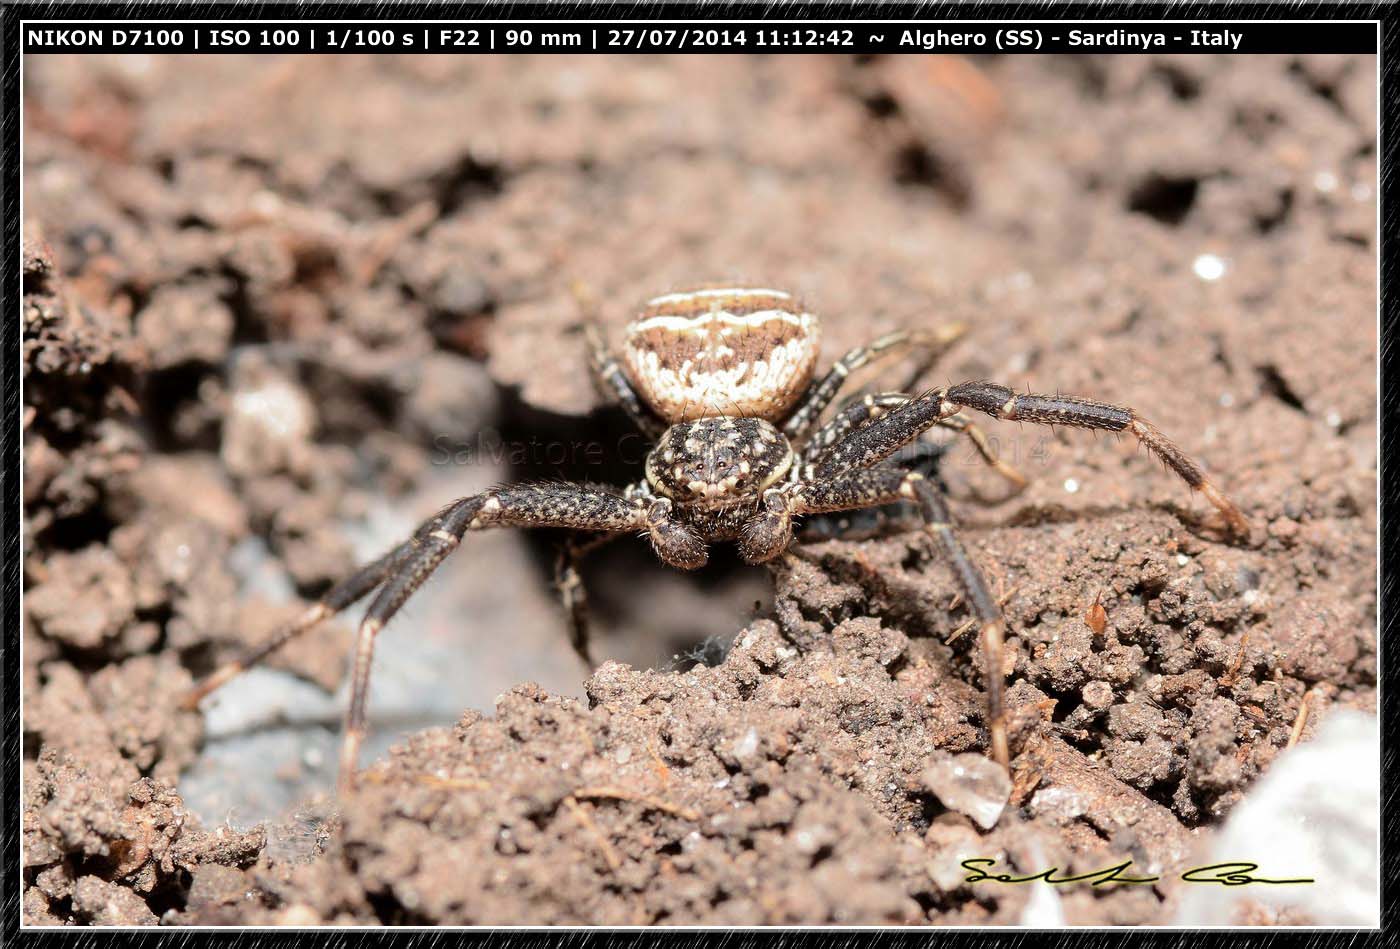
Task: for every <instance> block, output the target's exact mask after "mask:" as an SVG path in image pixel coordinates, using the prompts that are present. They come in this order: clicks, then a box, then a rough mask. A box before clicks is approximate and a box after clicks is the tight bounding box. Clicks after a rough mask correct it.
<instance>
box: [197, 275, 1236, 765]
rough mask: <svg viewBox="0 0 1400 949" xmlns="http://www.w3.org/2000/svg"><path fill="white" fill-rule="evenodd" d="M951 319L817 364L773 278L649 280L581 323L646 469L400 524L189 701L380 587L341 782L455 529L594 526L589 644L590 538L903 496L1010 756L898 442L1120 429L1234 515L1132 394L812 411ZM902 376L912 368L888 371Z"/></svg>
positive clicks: (358, 655)
mask: <svg viewBox="0 0 1400 949" xmlns="http://www.w3.org/2000/svg"><path fill="white" fill-rule="evenodd" d="M960 332H961V330H960V329H959V328H949V329H943V330H933V331H929V332H925V333H909V332H898V333H891V334H889V335H887V336H883V337H881V338H880V339H878V340H876V341H875V342H873V343H871V344H870V345H869V346H863V347H860V348H858V349H854V350H852V351H850V352H849V353H847V354H846V355H845V356H843V357H842V358H841V359H840V360H838V361H837V362H836V364H835V365H833V366H832V368H831V369H830V370H829V371H828V372H826V373H825V374H824V375H822V376H821V377H820V378H814V373H813V370H814V369H815V367H816V361H817V353H818V340H819V326H818V323H817V320H816V317H814V316H813V315H812V314H811V313H810V312H808V311H807V309H806V308H805V307H804V306H802V305H801V304H800V303H799V302H798V301H797V300H796V299H795V298H794V297H793V296H791V295H790V294H788V293H784V292H782V291H780V290H769V289H754V288H745V287H728V288H717V289H705V290H693V291H687V292H681V293H668V294H666V295H664V296H659V297H656V298H654V299H652V300H650V301H648V302H647V303H646V304H645V306H644V307H643V308H642V311H641V313H640V315H639V316H638V317H637V319H635V320H634V321H633V322H632V323H631V324H630V325H629V326H628V328H627V332H626V339H625V342H624V345H623V362H622V364H621V365H619V363H618V361H617V360H615V359H614V358H613V357H612V356H611V355H610V354H609V352H608V349H607V347H606V345H605V343H604V341H603V337H602V334H601V332H599V331H598V330H597V328H596V327H593V326H592V325H591V324H590V325H589V326H588V334H589V339H590V342H591V357H592V366H593V370H594V377H595V379H596V380H597V381H598V383H599V385H600V386H601V387H602V388H603V389H604V390H605V391H606V392H608V393H609V394H610V395H611V396H612V397H614V398H615V399H616V400H617V401H618V402H619V403H621V405H622V406H623V408H624V409H625V410H626V411H627V412H628V414H629V415H630V416H631V417H632V419H633V420H634V421H635V422H636V424H637V425H638V427H639V428H641V430H642V431H643V432H644V433H645V434H646V435H647V436H649V437H650V438H651V439H652V440H653V442H654V445H653V447H652V450H651V452H650V453H649V454H648V456H647V462H646V477H645V479H644V480H643V481H641V482H639V483H637V484H634V485H631V486H629V487H626V488H623V489H609V488H600V487H595V486H591V485H569V484H545V485H515V486H509V487H502V488H496V489H493V490H491V491H488V492H485V493H483V494H477V495H472V496H470V497H465V498H462V499H460V500H458V501H454V502H452V503H451V504H449V505H448V506H447V507H445V508H443V509H442V510H441V511H440V512H439V513H438V514H437V515H436V516H435V517H433V518H431V519H429V520H428V521H427V522H425V523H424V524H422V525H421V526H420V527H419V528H418V529H417V530H416V531H415V532H414V534H413V536H412V537H410V538H409V539H407V540H406V541H404V542H403V543H401V544H399V545H398V546H397V547H395V548H394V549H393V550H391V551H389V552H388V553H386V554H385V555H384V556H382V557H380V558H379V559H378V560H376V561H374V562H373V563H371V564H369V565H367V566H365V567H363V568H361V569H360V570H359V571H357V572H356V573H355V574H354V575H353V576H350V577H348V578H347V579H345V580H344V581H342V582H341V583H339V584H336V586H334V587H332V588H331V590H330V592H328V593H327V594H326V595H325V596H324V597H323V598H322V599H321V600H320V602H318V603H316V604H315V605H313V606H312V607H311V608H310V609H308V610H307V611H306V613H305V614H303V615H302V616H301V618H300V619H298V620H297V621H295V622H293V623H291V624H289V625H288V626H286V627H285V628H283V629H282V630H280V631H278V633H277V634H275V635H274V636H273V637H272V638H271V639H270V640H268V641H267V642H266V643H264V644H263V645H262V646H261V647H259V648H258V649H256V650H254V651H253V652H252V653H250V654H249V655H247V656H245V657H243V658H242V659H241V660H239V661H237V662H234V663H230V664H229V665H227V666H224V667H222V668H220V669H218V670H216V671H215V672H214V673H213V675H211V676H209V677H208V678H207V679H206V680H205V681H204V682H203V683H201V684H200V685H199V686H198V687H196V688H195V689H194V690H193V691H192V692H191V693H190V695H189V696H188V699H187V700H188V703H189V704H191V705H193V704H195V703H197V702H198V701H199V699H200V698H202V697H203V696H204V695H207V694H208V693H209V692H211V691H213V690H214V689H215V688H217V687H218V686H219V685H220V684H222V683H223V682H226V681H228V680H229V679H230V678H232V677H233V676H235V675H237V674H238V673H239V672H240V671H241V670H243V669H246V668H247V667H248V666H250V665H252V664H253V663H255V662H257V661H259V660H260V659H262V658H263V657H265V656H266V655H268V654H269V653H271V652H272V651H273V650H275V649H277V648H278V647H280V646H281V645H283V644H284V643H286V642H287V641H288V640H290V639H292V638H293V637H295V636H297V635H299V634H301V633H303V632H305V631H306V630H308V629H310V628H311V627H312V626H314V625H315V624H316V623H318V622H320V621H321V620H323V619H325V618H326V617H328V616H330V615H332V614H334V613H336V612H338V611H340V610H342V609H345V608H346V607H347V606H349V605H351V604H352V603H354V602H356V601H357V600H359V599H361V598H363V597H365V596H367V595H369V594H370V593H371V592H374V591H376V590H377V591H378V593H377V594H376V595H375V597H374V599H373V601H372V602H371V603H370V606H369V609H368V610H367V611H366V612H365V617H364V620H363V621H362V623H361V625H360V632H359V638H358V642H357V648H356V650H355V665H354V673H353V678H352V681H351V699H350V708H349V711H348V713H347V715H346V724H345V736H344V742H343V744H342V747H341V780H342V784H343V785H344V786H349V785H350V783H351V782H352V781H353V778H354V773H355V766H356V760H357V758H358V752H359V744H360V740H361V738H362V736H363V734H364V724H365V700H366V697H367V695H368V685H369V669H370V662H371V658H372V656H373V651H374V641H375V637H376V636H377V635H378V633H379V631H380V630H381V629H382V628H383V626H384V624H385V623H386V622H388V620H389V619H390V617H392V616H393V615H394V614H395V613H396V612H397V611H398V609H399V608H400V607H401V606H402V605H403V604H404V602H405V601H406V600H407V599H408V598H409V597H410V596H411V595H412V594H413V592H414V591H415V590H416V589H417V588H418V587H419V586H420V585H421V584H422V583H423V581H424V580H426V579H427V578H428V576H429V575H431V574H432V572H433V571H434V570H435V569H436V568H437V566H438V565H439V564H441V563H442V561H443V560H444V559H446V557H447V556H448V554H450V553H451V552H452V551H453V550H454V549H456V547H457V545H458V544H459V543H460V542H461V540H462V538H463V536H464V535H465V534H466V533H467V532H468V531H470V530H477V529H484V528H488V527H498V526H504V525H519V526H525V527H565V528H573V529H575V530H579V531H588V532H592V534H593V535H594V536H593V537H592V539H590V540H588V541H587V542H585V543H580V544H571V545H570V546H569V547H568V548H567V550H566V556H565V557H564V558H563V559H562V560H561V564H560V571H559V587H560V590H561V592H562V594H563V595H564V599H565V603H566V605H567V606H568V608H569V614H570V618H571V620H572V623H573V630H574V644H575V646H576V647H577V648H578V649H579V651H580V653H581V654H582V655H584V656H585V658H587V639H586V626H585V624H584V599H583V588H582V584H581V583H580V581H579V578H578V572H577V569H576V568H577V561H578V558H579V557H581V556H582V555H583V554H584V553H585V552H586V551H588V550H591V549H592V548H594V547H596V546H597V545H598V544H600V543H603V542H606V541H608V540H611V539H613V538H616V537H621V536H625V535H626V534H628V533H642V534H645V535H646V536H647V537H648V538H649V539H650V541H651V544H652V547H653V548H654V549H655V551H656V553H657V555H658V556H659V557H661V559H662V560H664V561H666V562H667V563H669V564H671V565H673V566H676V567H680V568H683V569H693V568H696V567H699V566H701V565H703V564H704V563H705V562H706V559H707V556H708V554H707V550H706V547H707V545H708V544H710V543H715V542H727V541H733V542H735V543H736V544H737V545H738V547H739V552H740V554H741V555H742V556H743V558H744V559H745V560H747V561H749V562H751V563H761V562H763V561H767V560H771V559H773V558H775V557H777V556H779V555H781V554H782V553H783V552H784V551H786V550H787V549H788V547H789V545H790V544H791V543H792V537H793V522H794V519H795V518H798V517H801V516H804V515H810V514H821V513H827V512H836V511H854V510H859V509H864V508H873V507H879V506H882V505H886V504H890V503H892V502H897V501H904V502H909V503H910V504H911V505H912V507H913V508H914V509H915V510H917V512H918V515H919V517H920V519H921V521H922V524H923V529H924V531H925V532H926V533H927V534H928V535H929V536H930V537H931V538H932V539H933V540H934V542H935V544H936V545H937V547H938V549H939V550H940V551H941V552H942V553H943V555H944V556H945V557H946V559H947V560H948V562H949V564H950V566H951V568H952V570H953V573H954V575H955V577H956V578H957V581H958V583H959V585H960V586H961V587H962V591H963V595H964V598H965V600H966V601H967V604H968V607H969V609H970V611H971V613H972V616H973V619H974V620H975V621H976V623H977V624H978V626H979V627H980V630H981V635H980V638H981V643H982V652H983V665H984V667H985V676H986V679H985V681H986V689H987V714H986V722H985V724H986V728H987V735H988V744H989V746H990V750H991V753H992V756H993V757H994V758H995V759H996V760H997V761H998V762H1000V763H1001V764H1002V765H1008V764H1009V761H1010V748H1009V742H1008V736H1007V731H1006V724H1005V717H1004V712H1003V708H1002V685H1003V682H1002V671H1001V670H1002V669H1003V665H1004V664H1003V662H1002V658H1003V657H1002V652H1003V643H1002V639H1003V631H1004V622H1003V620H1002V616H1001V609H1000V607H999V606H998V604H997V602H996V600H995V598H994V597H993V596H992V595H991V593H990V592H989V591H988V589H987V584H986V581H985V580H984V579H983V576H982V571H981V570H980V569H979V568H978V567H977V565H976V563H975V562H974V561H973V560H972V558H971V557H969V556H968V554H967V552H966V551H965V550H964V548H963V546H962V543H961V541H960V540H959V539H958V536H957V533H956V531H955V530H954V528H953V519H952V515H951V513H950V512H949V510H948V506H947V504H946V503H945V501H944V498H943V493H942V491H941V490H940V489H939V488H938V487H937V484H936V482H935V481H931V480H929V479H928V478H926V477H925V476H924V474H923V472H921V471H920V470H918V469H917V468H916V467H915V466H914V465H913V464H911V463H908V462H900V461H897V460H895V459H896V457H897V453H898V452H899V451H900V450H901V449H903V448H904V447H905V446H908V445H912V444H914V443H917V442H919V441H920V439H922V438H923V436H924V434H925V433H926V432H927V431H928V430H929V429H931V428H933V427H935V426H938V427H941V428H946V429H952V430H953V431H956V432H959V433H961V434H962V435H965V436H966V437H967V438H968V439H969V440H970V441H971V443H972V445H973V446H974V447H975V448H976V449H977V451H978V452H979V453H980V454H981V456H982V458H983V459H984V460H985V461H986V462H987V463H988V464H989V465H992V466H993V467H994V468H996V470H998V471H999V472H1001V473H1002V474H1003V475H1004V476H1005V477H1006V478H1007V479H1009V480H1010V481H1012V482H1013V483H1014V484H1017V485H1021V484H1024V479H1023V478H1022V477H1021V475H1020V474H1019V473H1018V472H1016V471H1015V470H1014V469H1012V468H1010V467H1008V466H1007V465H1005V464H1003V463H1002V462H1000V461H998V460H997V458H996V457H995V455H994V454H993V452H992V451H991V449H990V447H989V445H988V443H987V441H986V439H985V438H984V437H983V435H982V433H981V432H980V431H979V430H978V429H977V427H976V426H975V425H973V424H972V422H971V421H970V420H969V419H968V417H967V416H966V415H965V414H964V410H972V411H976V412H983V413H985V414H987V415H991V416H993V417H995V418H1003V419H1015V420H1018V421H1022V422H1030V423H1038V424H1049V425H1067V426H1075V427H1079V428H1088V429H1096V430H1100V431H1110V432H1130V433H1131V434H1133V435H1134V436H1136V437H1137V439H1138V440H1139V441H1140V442H1141V443H1142V444H1143V445H1146V446H1147V448H1148V449H1149V450H1151V451H1152V452H1153V453H1154V454H1155V455H1156V456H1157V457H1158V458H1160V459H1161V460H1162V461H1163V462H1165V463H1166V464H1167V466H1168V467H1170V468H1171V469H1172V470H1173V471H1175V472H1176V473H1177V475H1179V476H1180V477H1181V478H1182V479H1183V480H1184V481H1185V482H1186V483H1187V484H1188V485H1190V486H1191V487H1192V488H1193V489H1196V490H1199V491H1200V492H1201V493H1202V494H1203V495H1205V497H1206V498H1207V499H1208V500H1209V501H1210V503H1211V504H1212V505H1214V506H1215V507H1216V509H1217V510H1219V511H1220V513H1221V514H1222V515H1223V517H1224V520H1225V523H1226V525H1227V526H1228V528H1229V529H1230V530H1231V531H1232V532H1233V533H1235V534H1237V535H1242V534H1247V533H1248V530H1249V525H1248V522H1247V521H1246V520H1245V517H1244V515H1243V514H1242V513H1241V512H1240V510H1239V509H1238V508H1237V507H1236V506H1235V505H1234V504H1233V503H1232V502H1231V501H1230V500H1229V499H1228V498H1226V497H1225V495H1224V494H1222V493H1221V492H1220V491H1219V489H1217V488H1216V487H1215V486H1214V485H1213V484H1212V483H1211V482H1210V480H1209V479H1208V478H1207V477H1206V474H1205V472H1204V470H1203V469H1202V468H1201V467H1200V465H1198V464H1197V463H1196V462H1195V461H1193V460H1192V459H1191V458H1190V457H1189V456H1188V455H1187V454H1186V453H1185V452H1183V451H1182V450H1181V449H1180V448H1179V447H1177V446H1176V445H1175V444H1174V443H1173V442H1171V441H1170V440H1169V439H1167V438H1166V436H1164V435H1163V434H1162V433H1161V432H1160V431H1158V430H1157V429H1156V428H1154V427H1153V426H1152V425H1151V424H1149V423H1148V422H1147V421H1146V420H1145V419H1143V418H1141V417H1140V416H1139V415H1138V414H1137V413H1136V412H1135V411H1134V410H1132V409H1130V408H1125V407H1121V406H1116V405H1108V404H1106V403H1102V402H1095V401H1092V400H1090V399H1082V398H1077V397H1073V396H1065V395H1055V396H1047V395H1033V394H1029V393H1027V394H1018V393H1017V392H1015V391H1014V390H1012V389H1010V388H1008V387H1006V386H1003V385H999V384H997V383H994V382H966V383H960V384H958V385H950V386H943V387H940V388H937V389H933V390H931V391H925V392H923V393H921V394H917V395H914V394H909V393H908V392H905V391H896V392H881V393H875V394H871V395H865V396H863V397H861V398H858V399H852V400H850V401H848V402H847V403H845V404H844V405H843V406H842V407H841V408H840V409H839V410H838V411H837V412H836V413H834V414H833V415H832V416H831V418H830V419H828V420H827V421H826V422H824V423H819V419H820V417H821V415H822V412H823V410H824V409H826V407H827V406H828V405H829V404H830V403H831V401H832V400H833V399H834V398H835V397H836V395H837V393H838V391H839V390H840V388H841V385H842V383H843V382H844V380H845V379H846V377H847V376H848V375H850V374H851V373H852V372H854V371H855V370H856V369H859V368H860V367H861V366H863V365H865V364H866V363H868V362H869V361H870V360H871V359H873V358H875V357H876V356H879V355H881V354H883V353H888V352H894V351H897V350H900V349H908V348H910V347H919V348H922V349H924V350H926V351H927V358H926V360H925V361H924V363H923V365H922V366H921V371H922V370H923V369H927V368H928V366H929V365H931V364H932V359H933V357H934V356H936V355H937V354H938V353H939V352H940V351H941V350H942V349H944V348H946V347H947V346H948V345H949V344H951V343H952V342H953V341H955V340H956V339H957V338H958V336H959V335H960ZM916 381H917V376H916V377H915V378H914V379H912V380H911V381H910V383H909V384H908V385H906V386H904V387H903V388H905V389H910V388H912V387H913V385H914V382H916Z"/></svg>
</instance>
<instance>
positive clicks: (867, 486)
mask: <svg viewBox="0 0 1400 949" xmlns="http://www.w3.org/2000/svg"><path fill="white" fill-rule="evenodd" d="M901 500H912V501H914V502H915V503H916V504H917V505H918V507H919V513H920V516H921V517H922V519H923V526H924V531H925V532H926V533H928V534H930V535H932V536H933V538H934V539H935V540H936V541H937V542H938V545H939V546H940V547H941V548H942V551H943V555H944V557H946V558H947V560H948V564H949V566H950V567H952V570H953V575H954V577H955V578H956V580H957V583H958V586H959V588H960V589H961V590H962V593H963V598H964V599H965V600H966V601H967V603H968V606H969V609H970V610H971V612H972V614H973V616H974V617H975V618H976V619H977V621H978V624H979V625H980V626H981V641H982V664H983V667H984V670H985V676H986V690H987V731H988V733H989V735H990V737H991V750H992V757H993V758H994V759H995V760H996V762H997V763H998V764H1000V765H1002V766H1003V767H1009V765H1010V761H1011V756H1010V750H1009V747H1008V744H1007V738H1006V713H1005V707H1004V700H1003V689H1002V686H1003V678H1004V673H1003V671H1002V670H1003V669H1004V668H1005V665H1004V661H1005V658H1004V657H1005V644H1004V635H1003V634H1004V630H1005V623H1004V621H1003V619H1002V615H1001V607H1000V606H998V605H997V601H996V597H994V596H993V595H992V593H991V591H990V589H988V586H987V582H986V580H985V579H984V578H983V576H982V571H981V570H980V569H979V568H978V566H977V565H976V563H975V562H973V560H972V558H971V557H970V556H969V555H968V553H967V550H966V549H965V548H964V547H963V545H962V541H960V540H959V539H958V536H957V534H956V533H955V532H954V530H953V523H952V515H951V514H950V513H949V511H948V505H947V504H946V503H945V502H944V500H943V495H942V493H941V492H940V491H939V490H938V488H937V487H936V486H935V485H934V484H933V483H932V482H931V481H929V480H928V479H927V478H925V477H924V476H923V475H921V474H919V473H918V472H913V471H904V470H901V469H899V468H894V467H879V468H870V469H865V470H860V471H852V472H848V473H846V474H841V475H836V476H834V477H831V478H828V479H823V480H818V481H799V482H796V483H795V484H794V485H793V486H791V487H789V488H786V489H771V490H769V491H768V492H766V493H765V494H764V506H765V509H766V513H765V514H762V515H760V516H759V517H758V518H756V519H755V520H754V521H753V522H752V523H751V525H750V526H749V527H748V528H746V529H745V532H744V534H743V535H741V537H740V540H739V543H740V550H741V552H743V553H744V555H745V557H746V558H747V557H749V555H750V554H755V553H757V552H758V551H757V550H756V549H755V547H756V544H758V543H760V542H761V539H772V538H776V537H779V536H781V534H782V531H783V525H784V523H786V522H788V521H790V519H791V518H792V517H795V516H800V515H803V514H820V513H825V512H829V511H843V510H853V509H856V508H865V507H876V506H879V505H883V504H889V503H891V502H893V501H901ZM787 531H788V534H789V536H790V533H791V528H790V527H788V528H787ZM782 550H783V548H782V547H777V548H776V549H774V550H772V551H771V552H768V557H769V558H771V557H772V556H776V555H778V554H780V553H782Z"/></svg>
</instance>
